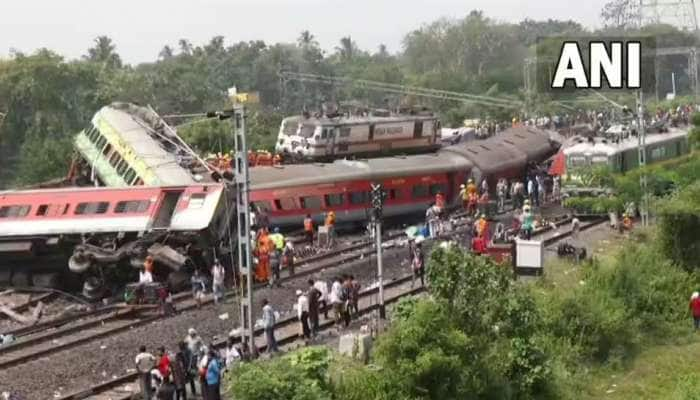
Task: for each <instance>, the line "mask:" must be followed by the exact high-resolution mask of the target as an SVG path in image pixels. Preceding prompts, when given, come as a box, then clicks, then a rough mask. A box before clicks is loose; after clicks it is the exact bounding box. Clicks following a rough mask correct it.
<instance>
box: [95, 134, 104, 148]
mask: <svg viewBox="0 0 700 400" xmlns="http://www.w3.org/2000/svg"><path fill="white" fill-rule="evenodd" d="M105 144H107V139H106V138H105V137H104V136H102V135H100V137H99V139H97V143H95V147H97V148H98V149H100V150H102V148H103V147H104V145H105Z"/></svg>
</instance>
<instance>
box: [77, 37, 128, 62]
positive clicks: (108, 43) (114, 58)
mask: <svg viewBox="0 0 700 400" xmlns="http://www.w3.org/2000/svg"><path fill="white" fill-rule="evenodd" d="M116 49H117V46H115V45H114V43H113V42H112V39H110V38H109V37H108V36H98V37H97V38H95V45H94V46H93V47H91V48H89V49H88V53H87V55H86V56H85V59H87V60H88V61H92V62H96V63H99V64H102V65H103V66H104V67H105V68H121V66H122V60H121V57H119V54H117V52H116Z"/></svg>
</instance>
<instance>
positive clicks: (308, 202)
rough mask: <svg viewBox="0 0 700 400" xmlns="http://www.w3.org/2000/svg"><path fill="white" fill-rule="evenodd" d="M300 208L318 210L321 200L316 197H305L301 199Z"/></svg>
mask: <svg viewBox="0 0 700 400" xmlns="http://www.w3.org/2000/svg"><path fill="white" fill-rule="evenodd" d="M301 208H303V209H306V210H320V209H321V198H320V197H318V196H306V197H302V198H301Z"/></svg>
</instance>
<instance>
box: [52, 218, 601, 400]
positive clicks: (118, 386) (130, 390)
mask: <svg viewBox="0 0 700 400" xmlns="http://www.w3.org/2000/svg"><path fill="white" fill-rule="evenodd" d="M568 221H569V219H562V220H560V221H558V222H557V225H558V227H561V226H563V225H564V224H566V223H567V222H568ZM604 221H605V220H592V221H588V222H585V223H584V224H582V226H581V228H580V230H581V231H584V230H586V229H590V228H592V227H594V226H597V225H599V224H600V223H602V222H604ZM571 234H572V230H571V229H570V227H569V229H564V230H562V231H559V230H558V229H557V230H554V231H552V230H549V229H541V230H539V231H537V232H535V233H534V235H533V238H539V239H542V240H543V241H544V242H545V246H551V245H552V244H554V243H556V242H558V241H560V240H563V239H565V238H567V237H569V236H570V235H571ZM358 249H359V250H362V251H361V253H360V254H366V253H367V250H365V249H364V248H363V247H362V246H360V245H357V246H356V247H355V250H358ZM373 252H374V250H373V249H370V250H369V253H373ZM339 253H342V251H341V252H339ZM356 257H358V254H351V255H343V254H338V255H336V256H333V257H331V258H329V259H327V260H325V262H324V263H323V264H329V265H332V264H335V263H337V262H338V259H342V258H347V259H349V258H356ZM315 268H319V267H315ZM305 273H307V274H311V273H313V272H310V271H305ZM295 277H299V274H297V275H295ZM410 282H411V275H406V276H403V277H400V278H398V279H395V280H393V281H391V282H386V283H385V296H386V297H385V303H386V304H391V303H393V302H396V301H398V300H399V299H400V298H401V297H405V296H410V295H414V294H417V293H419V292H420V291H422V290H423V289H424V288H423V287H417V288H411V287H410ZM377 292H378V288H377V287H372V288H368V289H366V290H363V291H362V292H361V293H360V302H359V303H360V314H367V313H370V312H372V311H374V310H376V309H377V308H378V305H377V304H376V303H375V302H374V300H373V296H375V295H376V293H377ZM322 320H323V319H322ZM332 326H333V321H332V320H331V319H328V320H323V321H322V324H321V329H329V328H331V327H332ZM299 331H300V329H299V326H298V321H297V319H296V318H295V317H294V316H290V317H287V318H285V319H283V320H281V321H279V323H278V325H277V328H276V332H277V335H278V339H279V340H278V341H279V343H280V345H285V344H291V343H294V342H297V341H298V340H300V333H299ZM263 337H264V336H263V332H262V330H261V329H256V346H257V347H258V350H259V351H261V352H262V351H264V349H265V344H264V343H263V341H264V339H263ZM239 340H240V338H239V337H236V341H239ZM225 344H226V339H225V338H224V339H221V340H219V341H217V342H214V346H215V347H216V348H223V347H224V346H225ZM137 378H138V375H137V373H136V372H131V373H127V374H124V375H122V376H118V377H116V378H114V379H111V380H108V381H105V382H101V383H99V384H96V385H94V386H92V387H90V388H88V389H86V390H81V391H78V392H74V393H71V394H68V395H65V396H63V397H57V399H58V400H79V399H95V400H107V399H109V400H126V399H131V398H133V396H134V395H135V394H136V391H137V390H138V383H137Z"/></svg>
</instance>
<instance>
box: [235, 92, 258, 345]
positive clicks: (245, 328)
mask: <svg viewBox="0 0 700 400" xmlns="http://www.w3.org/2000/svg"><path fill="white" fill-rule="evenodd" d="M245 118H246V116H245V106H243V105H240V104H236V103H234V105H233V124H232V125H233V137H234V146H235V151H234V163H235V165H234V179H235V185H236V215H237V217H238V218H237V221H236V222H237V223H236V225H237V227H238V265H239V271H240V275H241V276H245V290H244V288H243V286H242V285H241V313H240V315H241V343H246V339H247V341H248V346H249V349H250V354H251V355H255V354H257V347H256V346H255V325H254V323H253V321H254V318H253V268H252V264H253V263H252V257H251V248H250V247H251V246H250V242H251V238H250V207H249V198H248V194H249V191H248V190H249V185H250V178H249V176H248V148H247V146H246V141H245V139H246V137H245Z"/></svg>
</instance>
